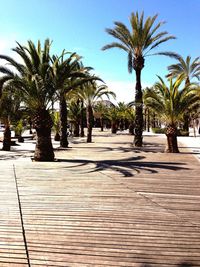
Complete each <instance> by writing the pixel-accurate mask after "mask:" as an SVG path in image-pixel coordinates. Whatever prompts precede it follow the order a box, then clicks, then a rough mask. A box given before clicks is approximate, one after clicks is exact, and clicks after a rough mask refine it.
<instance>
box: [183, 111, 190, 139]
mask: <svg viewBox="0 0 200 267" xmlns="http://www.w3.org/2000/svg"><path fill="white" fill-rule="evenodd" d="M189 118H190V115H189V114H188V113H186V114H185V115H184V116H183V120H184V123H183V130H184V131H185V132H187V133H188V134H187V136H189Z"/></svg>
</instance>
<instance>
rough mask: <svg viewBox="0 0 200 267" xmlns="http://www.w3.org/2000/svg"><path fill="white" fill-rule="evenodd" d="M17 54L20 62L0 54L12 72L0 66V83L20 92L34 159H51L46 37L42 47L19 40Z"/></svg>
mask: <svg viewBox="0 0 200 267" xmlns="http://www.w3.org/2000/svg"><path fill="white" fill-rule="evenodd" d="M13 51H15V52H16V53H17V54H18V55H19V56H20V58H21V60H22V62H23V63H18V62H17V61H15V60H14V59H13V58H11V57H8V56H5V55H0V58H1V59H4V60H5V61H6V62H7V63H9V64H10V65H11V66H12V67H14V69H15V72H12V71H11V70H9V69H8V68H6V67H1V68H0V71H1V73H3V76H2V77H1V79H0V84H1V86H2V87H3V85H4V84H5V83H6V82H7V83H9V84H10V85H12V86H13V87H15V89H16V90H17V91H18V93H19V94H21V96H22V98H23V102H24V104H25V105H26V107H27V108H28V109H29V110H30V113H31V115H32V118H33V119H32V121H33V124H34V127H35V129H36V133H37V141H36V148H35V153H34V160H36V161H53V160H54V152H53V146H52V142H51V128H52V126H53V122H52V119H51V116H50V114H49V111H48V108H49V105H50V102H51V100H52V97H53V95H54V87H53V85H52V79H51V72H50V53H49V52H50V41H49V40H48V39H47V40H46V41H45V43H44V47H43V49H42V48H41V43H40V41H38V44H37V46H35V44H34V43H33V42H32V41H28V45H27V46H21V45H20V44H19V43H18V45H17V47H16V48H14V49H13Z"/></svg>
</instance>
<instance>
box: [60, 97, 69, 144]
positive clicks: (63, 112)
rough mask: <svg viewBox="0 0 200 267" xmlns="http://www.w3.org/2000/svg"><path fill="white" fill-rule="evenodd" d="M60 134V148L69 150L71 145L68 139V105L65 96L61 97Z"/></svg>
mask: <svg viewBox="0 0 200 267" xmlns="http://www.w3.org/2000/svg"><path fill="white" fill-rule="evenodd" d="M60 132H61V136H60V146H61V147H64V148H67V147H68V145H69V143H68V138H67V103H66V100H65V96H64V95H61V97H60Z"/></svg>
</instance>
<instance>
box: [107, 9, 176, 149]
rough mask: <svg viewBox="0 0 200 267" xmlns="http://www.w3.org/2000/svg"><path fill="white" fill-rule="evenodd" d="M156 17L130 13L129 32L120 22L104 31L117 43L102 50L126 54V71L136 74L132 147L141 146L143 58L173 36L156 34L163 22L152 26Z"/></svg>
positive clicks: (166, 33)
mask: <svg viewBox="0 0 200 267" xmlns="http://www.w3.org/2000/svg"><path fill="white" fill-rule="evenodd" d="M157 16H158V15H155V16H153V17H148V18H147V19H146V20H144V12H142V13H141V15H140V16H139V14H138V12H136V13H134V12H133V13H132V14H131V17H130V25H131V31H129V29H128V28H127V27H126V25H124V24H123V23H121V22H115V23H114V24H115V28H114V29H106V32H107V33H108V34H110V35H112V36H113V37H114V38H115V39H117V42H113V43H111V44H108V45H105V46H104V47H103V48H102V49H103V50H106V49H110V48H119V49H122V50H124V51H125V52H126V53H127V54H128V71H129V72H130V73H132V70H133V69H134V71H135V74H136V86H135V103H136V110H135V137H134V145H135V146H137V147H140V146H142V132H143V101H142V87H141V71H142V69H143V68H144V62H145V57H146V56H147V55H149V54H150V52H151V51H152V50H153V49H154V48H156V47H158V46H159V45H160V44H161V43H164V42H166V41H168V40H170V39H174V38H175V37H174V36H171V35H168V32H166V31H163V32H158V30H159V28H160V27H161V26H162V25H163V24H164V22H159V23H158V24H156V25H155V24H154V23H155V21H156V19H157Z"/></svg>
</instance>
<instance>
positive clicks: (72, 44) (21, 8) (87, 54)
mask: <svg viewBox="0 0 200 267" xmlns="http://www.w3.org/2000/svg"><path fill="white" fill-rule="evenodd" d="M142 10H144V13H145V16H153V15H154V14H157V13H158V14H159V16H158V20H157V21H163V20H164V21H166V24H165V25H164V26H163V27H161V30H162V31H163V30H167V31H168V32H169V33H170V34H172V35H175V36H176V37H177V39H176V40H170V41H168V42H167V43H166V44H161V45H160V47H159V48H158V49H156V50H155V52H158V51H174V52H178V53H179V54H181V55H182V56H183V57H186V56H187V55H191V56H192V58H193V59H194V58H195V57H197V56H199V55H200V0H167V1H166V0H0V53H1V54H10V55H12V54H11V52H10V51H11V48H13V47H15V46H16V43H15V41H18V42H20V43H21V44H26V42H27V40H29V39H31V40H33V41H34V42H36V41H37V40H38V39H40V40H41V41H44V40H45V39H46V38H50V39H51V40H53V43H52V52H53V53H56V54H58V55H59V54H60V53H61V51H62V50H63V49H66V50H68V51H71V52H77V53H78V54H79V55H81V56H83V63H84V64H85V65H86V66H91V67H93V68H94V69H95V73H96V74H97V75H99V76H100V77H101V78H102V79H103V80H104V81H105V82H106V83H107V85H108V86H109V87H110V89H112V90H114V91H115V92H116V93H117V100H118V101H125V102H129V101H131V100H133V96H134V84H135V75H134V73H133V74H132V75H130V74H128V70H127V55H126V54H125V52H123V51H121V50H118V49H110V50H107V51H101V48H102V47H103V46H104V45H105V44H108V43H110V42H112V41H114V39H113V38H112V37H111V36H109V35H108V34H107V33H106V32H105V28H112V27H113V22H114V21H121V22H123V23H124V24H126V25H127V26H129V20H128V19H129V16H130V14H131V12H133V11H134V12H135V11H139V12H141V11H142ZM172 63H174V61H173V60H172V59H169V58H166V57H163V56H154V57H147V58H146V61H145V68H144V70H143V71H142V86H143V87H146V86H150V85H153V83H154V82H155V81H156V80H157V77H156V75H160V76H162V77H164V75H165V74H166V73H167V66H168V65H170V64H172Z"/></svg>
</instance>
